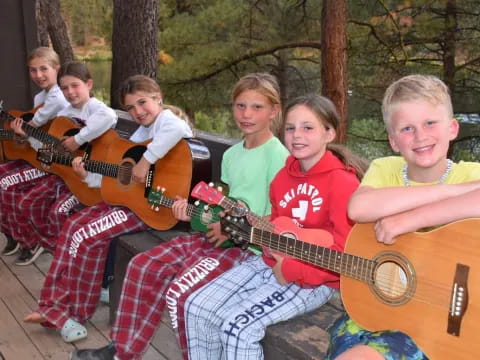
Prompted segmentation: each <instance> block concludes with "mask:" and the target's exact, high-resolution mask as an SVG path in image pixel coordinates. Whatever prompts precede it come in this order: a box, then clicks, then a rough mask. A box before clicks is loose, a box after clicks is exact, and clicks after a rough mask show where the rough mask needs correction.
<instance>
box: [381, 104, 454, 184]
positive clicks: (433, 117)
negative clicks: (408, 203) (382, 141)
mask: <svg viewBox="0 0 480 360" xmlns="http://www.w3.org/2000/svg"><path fill="white" fill-rule="evenodd" d="M458 130H459V125H458V122H457V121H456V120H455V119H452V118H451V117H450V115H449V111H448V109H447V107H446V106H445V105H443V104H438V105H435V104H432V103H429V102H427V101H424V100H412V101H405V102H400V103H398V104H396V105H394V107H393V109H392V112H391V117H390V123H389V141H390V145H391V146H392V149H393V150H394V151H396V152H400V154H401V155H402V156H403V157H404V159H405V160H406V162H407V163H408V166H409V173H410V172H411V171H415V170H416V169H417V170H418V169H421V171H424V170H425V169H430V170H431V171H432V176H434V177H436V175H438V176H441V174H442V172H443V171H444V166H445V161H444V160H445V159H446V157H447V152H448V147H449V142H450V140H453V139H455V137H456V136H457V134H458ZM438 173H439V174H438ZM410 175H412V174H411V173H410Z"/></svg>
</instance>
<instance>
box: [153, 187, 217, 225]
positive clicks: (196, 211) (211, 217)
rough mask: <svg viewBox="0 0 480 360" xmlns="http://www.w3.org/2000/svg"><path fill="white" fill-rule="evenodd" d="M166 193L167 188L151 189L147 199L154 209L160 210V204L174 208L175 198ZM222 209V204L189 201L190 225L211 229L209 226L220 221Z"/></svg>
mask: <svg viewBox="0 0 480 360" xmlns="http://www.w3.org/2000/svg"><path fill="white" fill-rule="evenodd" d="M164 193H165V189H160V188H157V189H156V190H153V189H151V190H150V193H149V194H148V198H147V201H148V203H149V204H150V205H151V209H152V210H154V211H159V210H160V206H163V207H166V208H169V209H171V208H172V206H173V203H174V202H175V200H174V199H170V198H169V197H167V196H165V194H164ZM220 211H223V209H222V208H221V207H220V206H213V207H212V206H208V205H206V204H205V203H204V202H201V201H196V202H195V204H190V203H189V204H188V205H187V215H188V216H190V217H191V220H190V225H191V227H192V230H195V231H200V232H207V231H210V230H209V229H208V228H207V226H208V225H209V224H213V223H215V222H218V221H220V216H218V213H219V212H220Z"/></svg>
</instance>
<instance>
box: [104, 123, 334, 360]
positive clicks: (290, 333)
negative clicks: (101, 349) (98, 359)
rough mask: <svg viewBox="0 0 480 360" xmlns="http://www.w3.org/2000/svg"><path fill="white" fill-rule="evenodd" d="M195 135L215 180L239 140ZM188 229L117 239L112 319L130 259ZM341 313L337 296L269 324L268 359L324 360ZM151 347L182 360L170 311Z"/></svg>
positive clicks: (127, 129)
mask: <svg viewBox="0 0 480 360" xmlns="http://www.w3.org/2000/svg"><path fill="white" fill-rule="evenodd" d="M134 127H135V125H134V124H132V123H131V122H128V121H126V120H125V119H123V118H122V119H121V120H120V121H119V124H118V125H117V130H120V132H122V131H125V134H127V133H131V131H132V130H133V129H134ZM196 137H197V138H199V139H200V140H202V141H203V142H204V143H205V145H206V146H207V147H208V148H209V150H210V153H211V159H212V180H213V181H219V180H220V163H221V159H222V155H223V152H224V151H225V150H226V149H227V148H228V147H230V146H231V145H233V144H234V143H236V142H237V141H238V140H234V139H229V138H225V137H222V136H218V135H214V134H210V133H206V132H202V131H197V133H196ZM188 231H189V227H188V224H185V223H179V224H178V225H177V226H175V227H174V228H173V229H171V230H168V231H155V230H149V231H144V232H140V233H135V234H129V235H123V236H120V237H119V238H118V239H117V247H116V260H115V272H114V281H113V283H112V284H111V286H110V319H111V321H112V322H113V319H114V317H115V312H116V309H117V306H118V301H119V298H120V294H121V290H122V283H123V279H124V277H125V272H126V268H127V265H128V263H129V261H130V259H131V258H132V257H134V256H135V255H136V254H138V253H140V252H143V251H146V250H149V249H151V248H153V247H154V246H156V245H158V244H160V243H163V242H166V241H169V240H170V239H172V238H174V237H176V236H180V235H186V234H187V233H188ZM342 313H343V310H342V305H341V301H340V299H339V297H338V296H336V297H334V299H332V300H331V301H330V302H329V303H328V304H326V305H324V306H322V307H321V308H320V309H318V310H316V311H314V312H312V313H309V314H306V315H303V316H299V317H297V318H295V319H292V320H290V321H286V322H282V323H279V324H276V325H273V326H270V327H269V328H268V329H267V332H266V336H265V338H264V340H263V347H264V351H265V359H267V360H287V359H288V360H290V359H323V358H324V356H325V352H326V350H327V348H328V343H329V336H328V333H327V332H326V330H327V329H328V327H329V326H330V325H331V324H332V323H333V322H334V321H335V320H336V319H337V318H338V317H339V316H340V315H341V314H342ZM152 346H153V347H155V348H156V349H157V350H158V351H159V352H160V353H162V354H163V355H164V356H165V357H166V358H168V359H179V360H180V359H181V356H180V351H179V349H178V345H177V340H176V337H175V332H174V330H172V328H171V325H170V320H169V315H168V312H167V311H165V312H164V314H163V317H162V322H161V325H160V326H159V329H158V330H157V333H156V335H155V338H154V339H153V341H152Z"/></svg>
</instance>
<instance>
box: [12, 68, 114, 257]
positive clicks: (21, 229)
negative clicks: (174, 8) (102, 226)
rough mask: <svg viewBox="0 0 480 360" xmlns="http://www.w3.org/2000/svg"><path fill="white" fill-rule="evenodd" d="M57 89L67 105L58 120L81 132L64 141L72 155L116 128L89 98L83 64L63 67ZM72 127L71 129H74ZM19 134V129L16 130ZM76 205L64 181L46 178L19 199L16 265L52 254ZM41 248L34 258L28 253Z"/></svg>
mask: <svg viewBox="0 0 480 360" xmlns="http://www.w3.org/2000/svg"><path fill="white" fill-rule="evenodd" d="M58 79H59V83H60V88H61V90H62V92H63V94H64V95H65V97H66V98H67V100H68V102H69V103H70V104H69V105H68V106H67V107H65V108H64V109H62V110H61V111H59V112H58V116H65V117H68V118H70V119H72V121H73V123H75V124H76V125H78V126H80V127H81V129H80V130H79V132H78V133H77V134H75V135H74V136H69V137H66V138H65V139H63V141H62V144H63V146H64V147H65V148H66V149H68V150H69V151H75V150H76V149H78V148H79V147H80V146H81V145H83V144H84V143H86V142H90V141H92V140H94V139H96V138H97V137H99V136H101V135H102V134H103V133H105V132H106V131H107V130H108V129H110V128H113V127H115V125H116V123H117V114H116V113H115V111H114V110H113V109H111V108H110V107H108V106H107V105H105V104H104V103H103V102H101V101H100V100H97V99H96V98H94V97H91V96H90V93H91V90H92V87H93V80H92V77H91V75H90V72H89V71H88V68H87V67H86V66H85V64H83V63H81V62H77V61H72V62H69V63H67V64H64V65H63V66H62V68H61V69H60V72H59V73H58ZM73 123H72V125H73ZM16 131H17V132H19V133H22V131H21V128H17V129H16ZM78 204H79V201H78V200H77V198H76V197H75V196H74V195H73V194H72V193H71V192H70V190H69V189H68V187H67V186H66V184H65V183H64V182H63V180H62V179H61V178H60V177H58V176H56V175H49V176H47V177H45V178H44V179H43V181H42V182H41V183H39V184H37V185H36V186H35V187H33V188H31V189H30V190H28V191H27V192H26V193H25V194H24V196H23V197H22V198H21V199H19V201H18V203H17V207H16V209H15V211H14V212H13V216H12V219H13V221H14V223H15V228H14V229H11V232H12V234H13V235H14V237H15V238H16V239H17V240H18V242H19V243H20V245H21V247H22V248H23V249H24V251H23V254H22V256H20V257H19V258H18V259H17V261H16V262H15V263H16V264H17V265H29V264H31V263H32V262H34V261H35V259H36V258H37V257H38V255H39V253H41V251H42V249H44V248H45V249H47V250H48V251H50V252H52V253H53V252H54V251H55V246H56V240H57V236H58V234H59V232H60V230H61V228H62V225H63V223H64V222H65V220H66V219H67V218H68V217H69V216H70V215H72V213H73V212H74V210H75V209H77V208H78V207H76V205H78ZM37 244H39V245H40V250H39V251H37V252H36V253H35V254H33V253H32V252H31V251H30V250H29V249H32V248H34V247H35V246H36V245H37Z"/></svg>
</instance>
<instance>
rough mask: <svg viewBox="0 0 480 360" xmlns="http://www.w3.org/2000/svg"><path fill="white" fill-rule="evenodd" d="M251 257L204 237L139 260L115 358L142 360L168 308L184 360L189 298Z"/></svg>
mask: <svg viewBox="0 0 480 360" xmlns="http://www.w3.org/2000/svg"><path fill="white" fill-rule="evenodd" d="M250 254H251V252H248V251H243V250H241V249H239V248H229V249H217V248H214V247H213V246H212V245H211V244H210V243H208V241H206V240H205V237H204V235H203V234H194V235H191V236H181V237H177V238H175V239H172V240H171V241H169V242H166V243H164V244H160V245H158V246H156V247H155V248H153V249H151V250H149V251H146V252H144V253H141V254H138V255H137V256H135V257H134V258H133V259H132V260H131V261H130V263H129V264H128V268H127V272H126V275H125V279H124V282H123V289H122V295H121V298H120V303H119V307H118V310H117V317H116V320H115V324H114V326H113V327H112V331H111V338H112V340H113V341H114V342H115V348H116V350H117V353H116V356H117V357H118V358H119V359H122V360H130V359H141V357H142V354H143V353H144V352H145V351H146V350H147V348H148V345H149V343H150V340H151V339H152V337H153V335H154V333H155V330H156V329H157V327H158V324H159V323H160V320H161V317H162V312H163V310H164V308H165V306H167V309H168V311H169V313H170V319H171V321H172V327H173V328H176V329H177V330H178V332H179V337H180V342H181V343H183V344H184V346H183V350H184V354H185V356H186V353H187V352H186V349H185V347H186V337H185V326H184V322H183V320H184V317H183V304H184V301H185V299H186V298H187V297H188V295H189V294H191V293H192V292H193V291H195V290H196V289H198V288H200V287H201V286H203V285H204V284H206V283H208V282H209V281H211V280H212V279H214V278H216V277H217V276H219V275H220V274H222V273H223V272H225V271H226V270H228V269H230V268H231V267H232V266H233V265H235V264H238V263H239V262H241V261H243V260H244V259H246V258H247V257H248V256H250Z"/></svg>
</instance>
